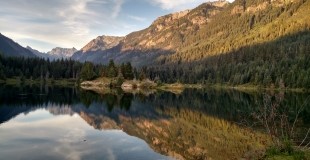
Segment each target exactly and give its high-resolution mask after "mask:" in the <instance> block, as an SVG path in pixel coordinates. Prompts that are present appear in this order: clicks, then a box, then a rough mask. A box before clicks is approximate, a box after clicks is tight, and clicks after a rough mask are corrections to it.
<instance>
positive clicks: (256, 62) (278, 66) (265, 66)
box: [147, 31, 310, 88]
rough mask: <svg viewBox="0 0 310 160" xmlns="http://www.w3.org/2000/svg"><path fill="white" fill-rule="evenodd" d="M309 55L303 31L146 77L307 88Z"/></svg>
mask: <svg viewBox="0 0 310 160" xmlns="http://www.w3.org/2000/svg"><path fill="white" fill-rule="evenodd" d="M309 53H310V32H309V31H305V32H300V33H297V34H294V35H289V36H286V37H282V38H279V39H278V40H275V41H272V42H269V43H264V44H258V45H252V46H248V47H244V48H241V49H239V50H236V51H233V52H229V53H226V54H221V55H217V56H212V57H209V58H206V59H202V60H201V61H195V62H194V63H184V62H179V63H175V64H170V65H162V66H157V67H151V68H148V69H147V75H149V76H150V77H151V78H152V79H155V78H158V79H160V80H161V81H163V82H168V83H171V82H175V81H180V82H182V83H202V84H209V83H212V84H215V83H218V84H229V85H242V84H253V85H260V86H265V87H278V88H284V87H285V88H310V54H309Z"/></svg>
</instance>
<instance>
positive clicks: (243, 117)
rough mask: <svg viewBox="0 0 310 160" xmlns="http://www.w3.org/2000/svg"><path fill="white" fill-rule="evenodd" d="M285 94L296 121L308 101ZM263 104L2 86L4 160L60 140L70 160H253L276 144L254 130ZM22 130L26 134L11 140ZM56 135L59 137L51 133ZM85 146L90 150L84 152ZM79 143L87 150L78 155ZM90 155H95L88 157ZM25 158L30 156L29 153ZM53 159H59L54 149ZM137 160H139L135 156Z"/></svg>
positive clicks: (254, 96)
mask: <svg viewBox="0 0 310 160" xmlns="http://www.w3.org/2000/svg"><path fill="white" fill-rule="evenodd" d="M281 94H282V96H283V97H282V101H281V102H279V103H280V104H281V106H289V107H288V108H286V109H287V110H288V111H289V113H290V114H291V115H290V116H292V117H293V116H295V114H294V113H295V112H294V110H295V109H296V108H297V107H298V106H299V105H301V103H303V102H304V101H305V100H306V99H307V96H308V95H307V94H302V93H299V94H296V93H294V94H293V93H285V94H283V93H281ZM268 95H270V96H271V97H275V96H276V94H272V93H268ZM263 101H264V94H261V93H242V92H236V91H221V90H204V91H203V90H185V92H184V93H182V94H180V95H175V94H172V93H167V92H154V93H153V94H150V95H148V96H144V95H142V94H130V93H123V92H121V91H115V90H111V91H107V92H105V94H101V95H100V94H96V93H95V92H91V91H83V90H80V89H77V88H56V87H54V88H45V89H40V88H35V87H24V88H12V87H9V86H6V87H4V86H2V88H1V89H0V102H1V103H0V123H2V124H1V125H0V137H1V139H5V141H4V140H3V141H1V142H0V149H1V151H0V152H1V155H2V151H3V152H4V150H5V149H6V151H8V150H12V151H14V150H15V151H18V150H19V149H22V148H20V147H19V145H20V146H25V145H30V146H38V145H39V146H41V144H42V145H43V144H45V143H46V144H52V145H51V146H53V145H54V146H64V145H63V144H59V140H58V141H57V138H58V139H59V138H60V137H59V135H66V136H62V137H61V138H60V141H61V142H64V143H66V144H65V147H64V148H61V149H58V151H68V152H69V151H70V153H71V152H72V156H73V157H69V159H76V157H74V153H73V152H82V153H76V154H77V155H79V156H80V157H81V156H93V157H85V158H86V159H89V158H90V159H97V158H99V159H109V158H108V156H107V155H109V153H108V152H109V151H108V150H107V148H109V149H110V150H111V151H113V153H114V152H115V150H116V151H122V152H121V153H118V152H117V153H116V154H117V155H116V156H117V159H122V155H126V157H127V158H125V159H137V158H139V157H140V158H141V159H143V158H144V159H166V158H167V157H165V156H161V155H160V154H162V155H166V156H171V157H174V158H177V159H208V158H212V159H239V158H242V157H243V158H247V159H251V158H252V156H257V155H258V154H260V153H261V152H262V150H263V149H264V147H265V146H266V145H268V143H270V138H269V136H267V135H266V134H265V133H264V132H263V129H262V127H263V126H259V125H255V124H256V123H255V122H256V119H255V118H253V113H257V112H259V111H260V108H261V106H262V105H263V103H264V102H263ZM309 108H310V107H309V105H308V104H306V105H305V107H304V109H303V110H302V111H301V113H300V121H299V122H301V123H298V126H299V127H300V126H302V127H303V128H307V127H309V124H310V121H309V115H310V109H309ZM22 113H23V114H22ZM16 116H17V117H16ZM14 117H15V118H14ZM46 120H48V121H46ZM37 121H41V122H40V123H41V124H42V125H40V127H35V126H38V124H37ZM43 122H44V123H43ZM58 122H61V123H58ZM20 124H23V125H20ZM26 124H27V125H26ZM60 127H61V128H60ZM94 129H95V130H94ZM21 130H23V134H26V135H19V134H16V135H14V134H12V133H20V132H19V131H21ZM50 132H51V133H53V134H47V133H50ZM66 133H67V134H66ZM8 135H11V138H10V137H6V136H8ZM113 135H115V136H113ZM129 135H131V136H129ZM17 136H18V137H19V138H17ZM42 136H43V137H42ZM132 136H133V137H132ZM68 137H69V138H71V139H69V140H68V139H66V138H68ZM135 137H137V138H135ZM55 138H56V139H55ZM84 139H85V140H86V142H87V144H88V145H84ZM122 139H124V140H122ZM123 141H124V142H127V141H129V142H132V143H128V144H126V143H124V142H123ZM144 141H145V142H146V143H147V145H149V147H151V148H152V150H154V151H155V152H157V153H160V154H156V153H155V152H154V151H152V150H151V149H150V148H149V147H148V146H147V145H146V143H145V142H144ZM86 142H85V143H86ZM90 142H96V144H92V143H90ZM14 144H15V145H14ZM79 144H83V147H81V148H77V147H79ZM43 146H44V145H43ZM40 148H41V147H40ZM43 148H44V147H42V148H41V149H42V150H43ZM2 149H3V150H2ZM45 149H46V150H50V149H47V148H45ZM86 149H90V150H91V151H89V152H87V153H84V151H85V152H86ZM97 149H99V150H100V151H99V150H97ZM30 150H31V149H29V151H30ZM101 150H102V152H101ZM103 150H105V151H103ZM134 151H135V152H134ZM123 152H126V153H129V155H128V154H124V153H123ZM8 153H10V152H8ZM11 153H12V152H11ZM20 153H21V155H27V153H26V151H24V152H20ZM42 153H44V152H42ZM45 153H46V152H45ZM46 154H48V155H51V157H52V155H54V156H56V155H58V156H59V155H60V153H56V152H54V150H51V152H48V153H46ZM133 154H134V156H135V157H128V156H130V155H132V156H133ZM6 155H7V156H10V155H11V156H13V154H6ZM14 156H16V155H14ZM79 156H77V157H79ZM96 156H103V157H96ZM114 156H115V155H114ZM13 159H15V158H14V157H13Z"/></svg>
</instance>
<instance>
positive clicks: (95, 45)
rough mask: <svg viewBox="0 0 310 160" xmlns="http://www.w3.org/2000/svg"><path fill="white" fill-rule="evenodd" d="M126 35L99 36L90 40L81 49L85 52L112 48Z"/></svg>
mask: <svg viewBox="0 0 310 160" xmlns="http://www.w3.org/2000/svg"><path fill="white" fill-rule="evenodd" d="M123 39H124V37H116V36H99V37H97V38H96V39H93V40H92V41H90V42H89V43H88V44H87V45H86V46H84V47H83V48H82V49H81V51H82V53H85V52H94V51H100V50H101V51H104V50H107V49H111V48H113V47H115V46H117V45H118V44H119V43H120V41H121V40H123Z"/></svg>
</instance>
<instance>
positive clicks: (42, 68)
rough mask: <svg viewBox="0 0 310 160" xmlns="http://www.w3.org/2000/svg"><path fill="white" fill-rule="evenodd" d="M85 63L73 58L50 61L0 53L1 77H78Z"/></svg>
mask: <svg viewBox="0 0 310 160" xmlns="http://www.w3.org/2000/svg"><path fill="white" fill-rule="evenodd" d="M82 66H83V63H80V62H75V61H73V60H63V59H62V60H57V61H49V60H45V59H41V58H23V57H4V56H1V54H0V79H6V78H14V77H23V78H27V79H49V78H54V79H69V78H73V79H76V78H78V77H79V72H80V71H81V68H82Z"/></svg>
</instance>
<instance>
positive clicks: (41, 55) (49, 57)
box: [26, 46, 53, 59]
mask: <svg viewBox="0 0 310 160" xmlns="http://www.w3.org/2000/svg"><path fill="white" fill-rule="evenodd" d="M26 48H27V49H28V50H29V51H31V52H32V53H33V54H34V55H36V56H37V57H40V58H44V59H53V58H52V57H51V56H49V55H48V54H46V53H42V52H40V51H38V50H36V49H33V48H31V47H30V46H27V47H26Z"/></svg>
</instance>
